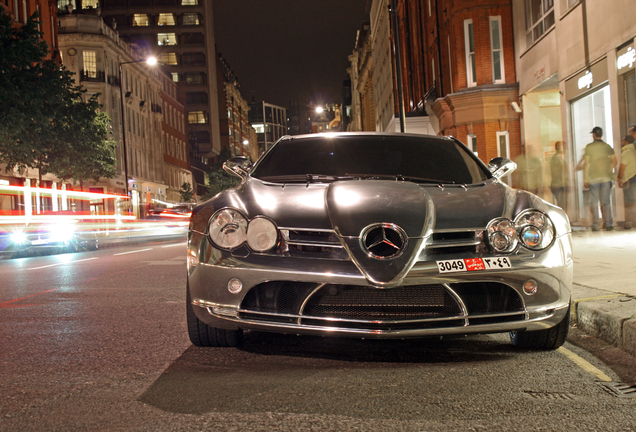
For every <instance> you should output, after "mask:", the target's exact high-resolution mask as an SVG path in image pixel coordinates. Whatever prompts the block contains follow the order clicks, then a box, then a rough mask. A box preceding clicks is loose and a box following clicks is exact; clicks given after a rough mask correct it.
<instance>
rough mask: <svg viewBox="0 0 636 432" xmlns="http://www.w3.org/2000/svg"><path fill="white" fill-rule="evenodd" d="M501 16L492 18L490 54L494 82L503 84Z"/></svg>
mask: <svg viewBox="0 0 636 432" xmlns="http://www.w3.org/2000/svg"><path fill="white" fill-rule="evenodd" d="M501 39H502V38H501V16H494V17H490V52H491V57H492V82H493V83H495V84H503V83H504V82H506V80H505V78H504V64H503V48H502V46H501Z"/></svg>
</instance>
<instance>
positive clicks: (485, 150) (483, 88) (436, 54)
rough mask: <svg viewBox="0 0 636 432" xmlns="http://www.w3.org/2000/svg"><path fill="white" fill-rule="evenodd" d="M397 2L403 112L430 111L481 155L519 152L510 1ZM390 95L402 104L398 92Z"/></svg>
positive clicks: (446, 131)
mask: <svg viewBox="0 0 636 432" xmlns="http://www.w3.org/2000/svg"><path fill="white" fill-rule="evenodd" d="M396 3H397V8H396V13H397V16H398V33H399V47H400V59H401V64H400V68H401V75H402V79H403V92H402V93H403V98H404V107H405V111H406V112H407V117H409V114H410V115H411V116H413V115H415V113H419V114H421V115H425V114H428V116H429V118H430V122H431V124H432V125H433V128H434V129H435V130H436V131H437V132H438V133H439V134H440V135H452V136H455V137H457V138H459V139H460V140H461V141H462V142H464V143H466V144H467V145H468V147H469V148H471V149H472V150H473V151H474V152H476V153H477V154H478V156H479V157H480V158H481V159H482V160H483V161H485V162H488V161H489V160H490V159H492V158H494V157H497V156H504V157H508V158H510V159H514V158H516V157H518V156H519V155H520V154H521V153H522V147H521V138H520V131H519V114H518V113H517V112H516V111H515V110H514V108H513V102H515V103H518V100H519V89H518V85H517V83H516V75H515V56H514V45H513V39H512V35H513V32H512V4H511V3H512V2H511V1H510V0H465V1H462V2H457V1H451V0H438V1H432V0H398V1H396ZM395 80H396V77H394V89H397V87H398V86H397V84H396V81H395ZM394 100H395V112H399V106H398V103H399V98H398V97H397V93H396V95H395V97H394ZM407 132H408V130H407Z"/></svg>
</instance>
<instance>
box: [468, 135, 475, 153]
mask: <svg viewBox="0 0 636 432" xmlns="http://www.w3.org/2000/svg"><path fill="white" fill-rule="evenodd" d="M467 138H468V139H467V140H466V141H467V142H466V147H468V148H469V149H470V151H472V152H473V153H475V154H477V134H468V137H467Z"/></svg>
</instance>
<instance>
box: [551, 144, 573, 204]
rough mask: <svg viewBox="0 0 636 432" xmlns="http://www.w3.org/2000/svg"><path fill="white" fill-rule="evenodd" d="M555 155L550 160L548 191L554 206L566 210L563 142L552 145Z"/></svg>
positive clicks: (567, 181)
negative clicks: (553, 200) (550, 177)
mask: <svg viewBox="0 0 636 432" xmlns="http://www.w3.org/2000/svg"><path fill="white" fill-rule="evenodd" d="M554 149H555V150H556V153H555V154H554V155H553V156H552V158H551V159H550V174H551V175H552V180H551V181H550V190H551V191H552V195H553V196H554V199H555V201H556V205H558V206H559V207H561V208H562V209H564V210H567V204H566V192H567V187H568V183H569V180H568V179H569V176H568V170H567V165H566V163H565V159H564V157H563V141H557V142H556V143H555V144H554Z"/></svg>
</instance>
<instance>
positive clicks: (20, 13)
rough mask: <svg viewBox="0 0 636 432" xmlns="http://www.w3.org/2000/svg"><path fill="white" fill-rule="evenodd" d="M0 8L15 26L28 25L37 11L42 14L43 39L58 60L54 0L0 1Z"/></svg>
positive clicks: (41, 28) (55, 5)
mask: <svg viewBox="0 0 636 432" xmlns="http://www.w3.org/2000/svg"><path fill="white" fill-rule="evenodd" d="M0 7H1V8H3V9H4V10H5V11H7V12H8V13H9V14H11V16H12V17H13V20H14V25H15V26H20V25H22V24H24V23H26V21H27V19H28V18H29V17H31V15H33V14H34V13H35V12H36V11H37V12H38V13H39V14H40V21H42V23H41V24H40V31H41V32H42V33H43V34H42V38H43V39H44V40H45V41H46V43H48V44H49V49H50V51H51V54H50V55H51V56H52V57H55V58H58V59H59V56H58V51H57V50H58V46H57V25H56V21H55V19H56V17H57V3H56V2H55V1H54V0H0Z"/></svg>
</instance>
